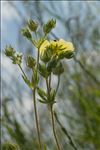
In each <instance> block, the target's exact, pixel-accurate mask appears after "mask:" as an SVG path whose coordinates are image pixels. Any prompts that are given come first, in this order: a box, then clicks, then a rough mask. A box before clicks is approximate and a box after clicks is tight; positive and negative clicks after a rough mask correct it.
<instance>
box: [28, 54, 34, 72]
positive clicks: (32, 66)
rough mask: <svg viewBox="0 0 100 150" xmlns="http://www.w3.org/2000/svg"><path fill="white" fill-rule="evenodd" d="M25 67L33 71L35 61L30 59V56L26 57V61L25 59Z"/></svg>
mask: <svg viewBox="0 0 100 150" xmlns="http://www.w3.org/2000/svg"><path fill="white" fill-rule="evenodd" d="M26 65H27V67H29V68H31V69H33V68H34V67H35V65H36V60H35V59H34V58H33V57H32V56H30V55H29V56H27V59H26Z"/></svg>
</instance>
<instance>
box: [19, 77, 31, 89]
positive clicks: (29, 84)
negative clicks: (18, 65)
mask: <svg viewBox="0 0 100 150" xmlns="http://www.w3.org/2000/svg"><path fill="white" fill-rule="evenodd" d="M22 78H23V80H24V82H25V83H26V84H27V85H28V87H29V88H31V89H33V85H32V83H31V82H30V81H29V80H28V79H27V78H26V77H25V76H24V75H22Z"/></svg>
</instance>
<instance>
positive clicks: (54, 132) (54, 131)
mask: <svg viewBox="0 0 100 150" xmlns="http://www.w3.org/2000/svg"><path fill="white" fill-rule="evenodd" d="M50 112H51V119H52V129H53V134H54V138H55V141H56V145H57V148H58V150H61V147H60V144H59V142H58V138H57V134H56V130H55V120H54V114H53V110H52V106H50Z"/></svg>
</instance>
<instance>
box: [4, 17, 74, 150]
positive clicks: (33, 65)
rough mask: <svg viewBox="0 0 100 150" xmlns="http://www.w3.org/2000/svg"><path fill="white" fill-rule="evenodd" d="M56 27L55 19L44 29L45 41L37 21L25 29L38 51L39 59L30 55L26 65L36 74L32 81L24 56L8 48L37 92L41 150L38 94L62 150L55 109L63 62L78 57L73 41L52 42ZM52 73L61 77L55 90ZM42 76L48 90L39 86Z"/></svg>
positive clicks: (7, 54) (33, 74)
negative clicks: (24, 64)
mask: <svg viewBox="0 0 100 150" xmlns="http://www.w3.org/2000/svg"><path fill="white" fill-rule="evenodd" d="M55 25H56V21H55V20H53V19H51V20H49V21H48V22H47V23H46V24H44V25H43V28H42V29H43V33H44V34H43V36H42V37H41V38H39V37H38V23H37V22H35V21H33V20H29V21H28V22H27V26H26V27H25V28H23V29H22V30H21V33H22V35H23V36H24V37H26V38H27V39H28V40H29V41H31V42H32V44H33V46H34V47H35V48H36V49H37V57H36V58H34V57H33V56H31V55H29V56H27V59H26V66H27V67H28V68H30V69H31V71H32V76H31V79H29V77H28V76H27V75H26V73H25V71H24V69H23V68H22V58H23V55H22V54H21V53H17V52H16V51H15V50H14V48H13V47H11V46H7V47H6V48H5V55H6V56H7V57H9V58H10V59H11V60H12V63H13V64H16V65H18V66H19V68H20V69H21V71H22V78H23V80H24V82H25V83H26V84H27V85H28V87H29V88H30V89H31V90H32V92H33V103H34V113H35V121H36V127H37V135H38V142H39V149H40V150H42V149H43V147H44V145H43V144H42V141H41V136H40V127H39V121H38V113H37V105H36V93H37V94H38V95H39V99H37V100H39V101H40V102H41V103H43V104H47V105H48V108H49V111H50V114H51V120H52V128H53V133H54V138H55V142H56V145H57V149H58V150H61V145H60V144H59V141H58V137H57V134H56V129H55V119H54V113H53V106H54V104H55V103H56V94H57V91H58V87H59V83H60V76H61V74H62V73H63V72H64V68H63V64H62V59H64V58H67V59H70V58H72V57H73V55H74V46H73V44H72V43H71V42H66V41H65V40H63V39H60V40H48V34H49V33H50V32H51V31H52V29H53V28H54V27H55ZM32 33H34V34H35V36H36V38H33V36H32ZM52 74H54V75H56V76H58V83H57V87H55V88H53V87H52V85H51V80H52ZM40 76H42V77H43V78H44V79H45V81H46V87H47V89H46V90H45V89H42V88H40V87H39V80H40Z"/></svg>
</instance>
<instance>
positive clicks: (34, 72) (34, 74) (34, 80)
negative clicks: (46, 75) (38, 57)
mask: <svg viewBox="0 0 100 150" xmlns="http://www.w3.org/2000/svg"><path fill="white" fill-rule="evenodd" d="M38 83H39V77H38V74H37V70H36V69H35V68H34V70H33V75H32V84H33V85H34V86H35V87H36V86H37V84H38Z"/></svg>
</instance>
